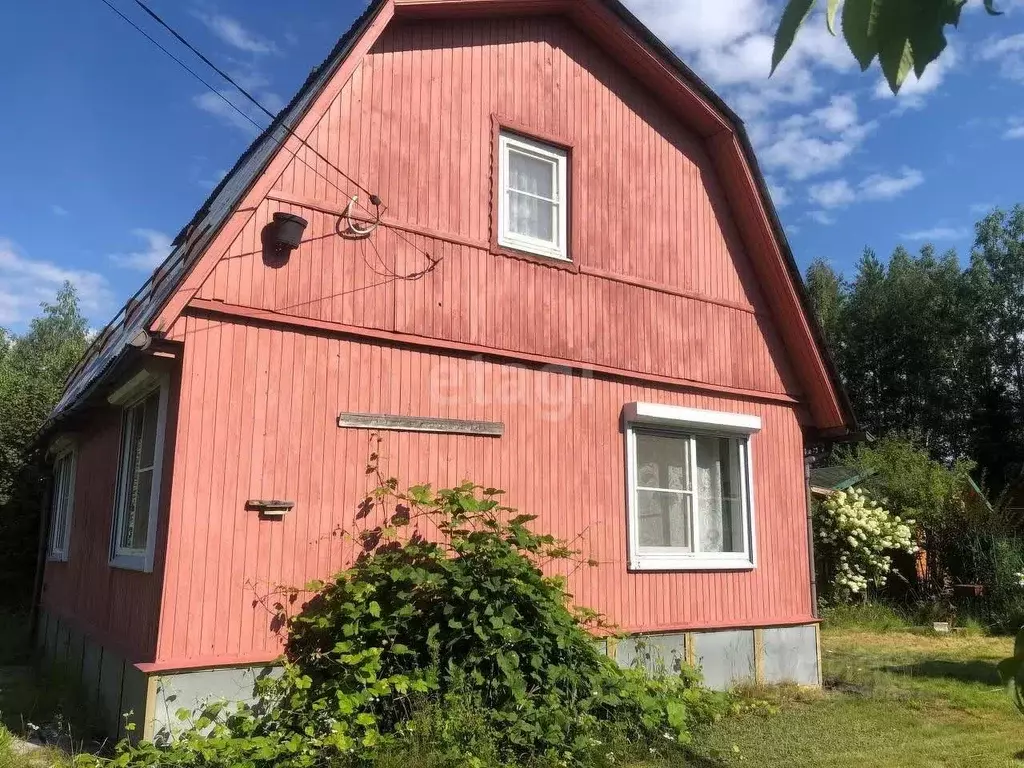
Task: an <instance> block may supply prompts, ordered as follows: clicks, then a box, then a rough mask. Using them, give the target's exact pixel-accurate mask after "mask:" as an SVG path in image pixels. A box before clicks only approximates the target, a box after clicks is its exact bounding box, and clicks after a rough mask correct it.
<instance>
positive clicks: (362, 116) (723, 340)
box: [199, 17, 798, 395]
mask: <svg viewBox="0 0 1024 768" xmlns="http://www.w3.org/2000/svg"><path fill="white" fill-rule="evenodd" d="M494 115H498V116H500V117H501V118H502V119H503V120H507V121H510V122H512V123H513V124H516V125H518V126H523V127H526V128H528V129H529V130H531V131H532V132H534V133H536V134H538V135H542V136H552V137H555V138H558V139H560V140H561V141H562V142H564V143H566V144H568V145H570V146H571V147H572V161H571V163H572V169H571V174H572V185H571V186H572V211H571V221H570V226H571V241H572V242H571V251H572V260H573V262H574V264H575V265H576V266H577V267H579V268H581V269H582V270H583V273H581V274H573V273H571V272H567V271H565V270H562V269H558V268H556V267H545V266H542V265H538V264H537V263H535V262H533V261H526V260H519V259H513V258H507V257H503V256H499V255H493V254H491V253H490V251H489V249H488V243H489V242H490V239H491V231H490V227H491V219H492V207H493V206H492V164H493V149H494V127H493V122H492V116H494ZM309 143H310V144H311V145H312V146H314V147H315V148H316V149H317V151H319V152H320V153H322V154H323V155H324V156H325V157H327V158H328V159H329V160H330V162H331V163H332V164H334V165H336V166H338V167H340V168H341V169H344V170H345V171H346V172H347V173H348V174H349V175H351V176H353V177H355V178H357V179H359V180H361V181H362V182H363V183H365V184H366V185H368V186H369V187H370V188H371V189H373V190H374V191H377V192H379V194H380V195H381V197H382V198H383V199H384V201H385V202H386V205H387V211H386V213H385V218H386V219H387V220H388V221H390V222H395V223H397V224H400V225H402V226H403V227H406V228H408V229H411V230H414V231H415V232H416V233H410V232H409V231H395V230H393V229H383V228H382V229H380V230H378V232H376V233H375V234H374V235H373V236H372V237H371V238H370V239H368V240H364V241H359V240H355V241H354V240H349V239H344V238H342V237H340V236H339V235H338V229H339V217H338V216H336V215H332V214H330V213H325V212H317V211H315V210H313V208H311V207H304V206H297V205H289V204H285V203H282V202H280V201H275V200H265V201H264V202H263V203H262V205H260V206H259V207H258V208H257V209H256V210H255V211H254V212H253V213H252V216H251V219H250V221H249V224H248V225H247V227H246V228H245V229H244V231H243V232H242V234H241V235H240V236H239V237H238V238H237V239H236V241H235V242H234V243H233V244H232V245H231V247H230V249H229V251H228V252H227V253H226V254H225V256H224V257H223V258H222V259H221V261H220V263H219V264H218V265H217V267H216V268H215V270H214V272H213V273H212V274H211V276H210V277H209V279H208V280H207V281H206V283H205V285H204V286H203V287H202V289H201V291H200V294H199V297H200V298H202V299H211V300H218V301H223V302H226V303H228V304H238V305H244V306H248V307H256V308H260V309H264V310H272V311H275V312H281V313H285V314H291V315H299V316H303V317H311V318H315V319H318V320H325V321H334V322H342V323H348V324H353V325H360V326H366V327H370V328H377V329H382V330H387V331H397V332H400V333H410V334H416V335H419V336H425V337H430V338H438V339H445V340H452V341H457V342H465V343H472V344H477V345H480V346H482V347H486V348H490V349H501V350H509V351H517V352H530V353H534V354H539V355H546V356H548V357H553V358H559V359H564V360H567V361H573V362H581V363H582V362H589V363H594V364H597V365H603V366H610V367H615V368H620V369H625V370H630V371H638V372H647V373H652V374H656V375H659V376H668V377H675V378H683V379H688V380H694V381H702V382H707V383H710V384H716V385H723V386H730V387H735V388H741V389H747V390H755V391H762V392H771V393H789V394H794V395H795V394H798V393H797V391H796V390H797V385H796V383H795V380H794V377H793V375H792V373H791V371H790V365H789V363H788V361H787V359H786V353H785V351H784V349H783V348H782V345H781V343H780V342H779V338H778V336H777V334H776V331H775V329H774V328H773V325H772V323H771V321H770V318H769V317H768V310H767V308H766V304H765V302H764V300H763V297H762V296H761V294H760V292H759V288H758V286H757V284H756V280H755V278H754V274H753V270H752V268H751V264H750V262H749V259H748V255H747V254H746V253H745V252H744V250H743V247H742V245H741V243H740V240H739V237H738V235H737V234H736V231H735V227H734V225H733V223H732V221H731V218H730V213H729V211H728V210H727V206H726V204H725V201H724V198H723V195H722V192H721V190H720V186H719V183H718V181H717V179H716V176H715V172H714V170H713V167H712V164H711V162H710V160H709V158H708V155H707V153H706V151H705V148H704V145H703V143H702V141H701V140H700V139H699V137H697V136H696V135H694V134H692V133H691V132H690V131H689V130H688V129H687V128H686V127H685V126H683V125H681V124H680V123H679V121H678V120H677V119H675V118H674V117H672V116H670V115H669V114H668V113H667V112H666V111H665V110H664V109H663V108H662V107H661V106H660V105H659V104H658V102H657V100H656V99H655V98H654V97H653V96H651V95H649V94H648V93H647V92H646V91H645V90H644V89H643V86H642V85H641V84H640V83H638V82H637V81H636V80H634V79H633V78H631V77H630V76H629V75H627V74H625V73H624V72H623V71H622V70H621V69H620V68H619V67H617V65H616V64H615V62H614V61H612V60H611V59H610V58H609V57H608V56H607V55H605V54H604V53H603V52H601V51H600V50H599V49H598V48H597V47H596V46H595V45H594V44H593V43H591V42H590V41H589V40H588V39H587V38H586V37H585V36H583V35H582V34H581V33H580V32H578V31H577V30H576V29H575V28H574V27H572V26H571V24H570V23H569V22H568V21H565V20H563V19H558V18H543V17H538V18H530V19H519V20H516V19H509V18H503V19H493V20H478V21H462V22H458V23H451V22H447V23H444V24H440V23H438V24H433V23H423V22H421V23H417V24H415V25H412V24H408V25H402V24H396V25H394V26H392V27H391V28H389V29H388V30H387V31H386V32H385V33H384V36H383V37H382V38H381V40H380V41H378V43H377V44H376V45H375V47H374V48H373V49H372V51H371V53H370V54H369V55H368V56H367V57H366V58H365V59H364V60H363V62H362V64H361V65H360V66H359V67H358V68H357V69H356V70H355V73H354V75H353V76H352V78H351V80H350V81H349V83H348V84H347V85H346V86H345V87H343V88H342V89H341V90H340V92H339V94H338V96H337V97H336V98H335V99H334V101H333V103H331V104H330V105H329V108H328V109H327V110H326V113H325V114H324V115H323V117H322V119H320V120H319V123H318V124H317V126H316V128H315V129H314V130H313V132H312V134H311V135H310V137H309ZM314 169H315V170H314ZM275 189H276V193H279V195H280V196H281V197H283V198H289V197H290V198H292V199H293V200H294V199H295V198H301V199H303V200H305V201H307V202H311V203H312V204H314V205H315V204H320V205H321V207H326V208H333V209H336V210H340V209H342V208H344V206H345V204H346V202H347V198H348V196H349V195H351V194H353V193H354V192H355V189H354V188H353V186H352V185H351V184H350V183H349V182H348V181H346V180H345V179H344V178H343V177H342V176H341V175H339V174H338V172H337V171H336V170H334V169H332V168H330V167H329V166H328V165H327V163H325V162H323V161H322V160H320V159H318V158H317V157H316V156H315V155H314V154H313V153H312V152H310V151H309V150H306V149H303V150H300V151H299V154H298V157H297V159H295V160H293V161H292V162H291V163H290V165H289V167H288V168H287V169H286V170H285V172H284V173H283V174H282V175H281V177H280V178H279V179H278V180H277V182H276V188H275ZM272 194H273V193H272ZM363 203H364V204H365V203H366V201H365V195H363ZM278 210H285V211H290V212H294V213H299V214H300V215H303V216H305V217H307V218H308V219H309V220H310V227H309V228H308V229H307V231H306V236H305V239H306V241H305V242H304V243H303V245H302V246H301V247H300V248H299V249H298V250H297V251H295V252H294V253H293V254H292V257H291V259H290V260H289V262H288V263H287V264H286V265H285V266H282V267H279V268H269V267H267V266H265V265H264V263H263V260H262V258H261V248H260V230H261V229H262V227H263V226H264V224H266V223H267V222H268V221H269V220H270V218H271V217H272V215H273V213H274V212H275V211H278ZM357 210H358V209H357ZM425 254H429V255H430V257H431V258H434V259H440V261H439V262H438V263H437V265H436V266H435V267H433V268H432V269H431V268H430V261H429V259H428V258H427V256H426V255H425ZM424 270H426V273H425V274H419V273H422V272H424ZM410 275H411V276H412V277H407V276H410Z"/></svg>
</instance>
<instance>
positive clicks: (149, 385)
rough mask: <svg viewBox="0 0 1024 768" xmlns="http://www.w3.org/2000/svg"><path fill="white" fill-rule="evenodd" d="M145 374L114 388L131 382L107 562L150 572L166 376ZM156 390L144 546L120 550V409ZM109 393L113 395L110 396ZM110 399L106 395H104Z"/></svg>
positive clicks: (156, 520) (164, 432)
mask: <svg viewBox="0 0 1024 768" xmlns="http://www.w3.org/2000/svg"><path fill="white" fill-rule="evenodd" d="M144 373H145V374H146V376H147V379H146V380H140V376H141V374H140V376H136V377H134V378H133V379H131V380H130V381H129V382H128V384H126V385H125V386H124V387H122V388H121V389H120V390H118V392H121V391H122V390H125V389H126V388H127V387H128V385H130V384H133V383H134V384H135V386H133V387H132V389H131V394H130V395H129V396H127V397H125V398H124V399H123V400H122V401H121V403H120V404H121V405H122V408H121V433H120V440H119V441H118V445H119V448H118V451H119V453H118V461H117V488H116V494H115V496H114V515H113V527H112V529H111V532H110V560H109V565H110V566H111V567H112V568H122V569H124V570H130V571H143V572H145V573H152V572H153V566H154V561H155V559H156V558H155V555H156V535H157V526H158V524H159V520H160V497H161V490H162V487H163V467H164V445H165V443H166V437H167V400H168V391H169V389H170V387H169V379H168V377H167V375H166V374H153V373H149V372H144ZM156 390H159V392H160V399H159V401H158V406H157V422H156V446H155V448H154V452H153V484H152V489H151V491H150V504H149V530H148V533H147V536H146V549H145V551H143V550H122V549H120V546H119V541H120V538H121V521H122V515H123V511H124V510H123V507H122V499H123V497H124V494H123V493H122V491H123V487H124V482H125V478H124V472H125V462H124V458H125V457H124V456H123V455H122V453H121V452H123V450H124V429H125V420H124V411H125V410H127V409H128V408H130V407H131V406H133V405H135V404H137V403H139V402H141V401H142V400H144V399H145V398H146V397H148V396H149V395H151V394H153V392H154V391H156ZM111 397H113V396H111ZM108 399H110V398H108Z"/></svg>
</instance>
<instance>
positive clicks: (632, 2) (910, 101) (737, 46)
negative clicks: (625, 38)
mask: <svg viewBox="0 0 1024 768" xmlns="http://www.w3.org/2000/svg"><path fill="white" fill-rule="evenodd" d="M626 3H627V4H628V5H629V6H630V7H631V8H632V10H633V11H634V13H636V14H637V16H638V17H639V18H640V19H641V20H642V21H644V22H645V23H646V24H647V25H648V26H649V27H650V28H651V29H652V30H654V31H655V33H656V34H658V36H659V37H661V39H662V40H664V41H665V42H666V43H667V44H669V45H670V46H671V47H672V48H673V49H674V50H675V51H676V52H677V53H678V54H679V55H680V56H681V57H682V58H683V59H684V60H685V61H686V62H687V64H689V65H690V66H691V67H692V68H693V69H694V70H695V71H696V72H697V73H698V74H699V75H700V76H701V77H703V78H704V79H706V80H707V81H708V82H709V84H710V85H712V86H713V87H714V88H715V89H716V90H717V91H718V92H719V93H720V94H721V95H722V96H723V97H724V98H725V99H726V101H727V102H728V103H729V104H730V105H731V106H732V107H733V108H734V109H735V110H736V111H737V112H738V113H739V115H740V116H741V117H742V118H743V119H744V122H745V123H746V125H747V128H748V131H749V133H750V138H751V141H752V142H753V144H754V147H755V148H756V150H757V153H758V158H759V160H760V161H761V164H762V166H763V167H764V168H765V170H767V171H769V172H770V173H771V174H772V176H773V177H775V179H776V182H777V183H776V186H777V187H781V186H782V185H785V187H784V188H785V189H786V192H788V193H789V196H790V197H794V198H795V197H803V196H804V194H805V192H806V190H805V189H803V188H802V187H803V184H802V182H805V181H807V180H809V179H814V178H816V177H819V176H822V175H824V174H830V173H836V172H838V171H840V170H841V169H842V168H843V167H844V166H845V165H847V164H848V163H849V162H850V161H851V159H852V158H853V157H855V156H856V154H857V152H858V151H859V150H860V149H861V147H862V146H863V145H864V144H865V142H866V141H867V140H868V138H869V137H870V136H871V134H872V133H873V132H874V131H875V130H876V129H878V127H879V124H878V122H877V121H875V120H872V119H869V118H868V117H865V116H864V115H863V112H862V110H860V109H859V108H858V103H857V98H856V97H855V95H854V93H853V89H854V88H857V89H859V88H860V87H862V85H861V84H862V82H863V80H862V79H861V75H860V72H859V66H858V64H857V62H856V59H855V58H854V57H853V54H852V53H851V52H850V50H849V48H848V47H847V45H846V42H845V40H844V39H843V38H842V36H841V35H840V36H833V35H831V34H830V33H829V32H828V30H827V28H826V26H825V20H824V11H823V7H824V4H823V3H818V4H817V9H816V10H815V11H814V12H813V15H812V17H811V18H810V19H808V20H807V22H806V23H805V24H804V25H803V27H802V28H801V29H800V32H799V34H798V35H797V37H796V40H795V42H794V44H793V47H792V48H791V49H790V51H789V53H788V54H787V56H786V58H785V59H784V60H783V61H782V63H781V65H780V66H779V68H778V70H777V71H776V72H775V73H774V74H773V75H771V76H770V77H769V74H770V71H771V53H772V48H773V38H774V34H775V27H776V24H777V22H778V19H779V15H780V13H781V10H782V7H783V6H784V5H785V3H784V2H783V1H782V0H626ZM956 56H957V54H956V52H954V51H952V50H947V51H946V53H945V54H944V56H943V58H941V59H939V60H938V61H937V62H935V63H933V64H932V66H931V67H929V68H928V69H927V70H926V72H925V74H924V76H923V77H922V78H921V79H920V81H918V80H916V79H914V78H911V80H910V81H909V82H908V83H906V84H905V86H904V89H903V96H902V97H901V98H900V99H899V100H898V101H897V102H894V104H895V107H896V109H895V111H896V112H902V111H904V110H906V109H908V108H910V107H919V106H921V105H922V104H923V103H924V100H925V98H926V97H927V96H929V95H931V94H934V93H935V92H937V91H938V90H939V88H940V87H941V86H942V85H943V83H944V82H945V80H946V79H947V75H948V74H949V72H950V71H951V68H952V67H953V66H954V65H955V63H954V59H955V58H956ZM876 71H877V70H876ZM855 80H856V82H855V84H854V81H855ZM848 84H849V85H848ZM844 86H845V87H844ZM847 90H849V91H850V92H846V91H847ZM869 93H870V90H869ZM855 189H856V188H855ZM832 191H833V192H834V191H835V190H832ZM778 200H779V201H784V200H785V198H778ZM784 204H785V203H784V202H780V205H784Z"/></svg>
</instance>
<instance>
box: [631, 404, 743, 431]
mask: <svg viewBox="0 0 1024 768" xmlns="http://www.w3.org/2000/svg"><path fill="white" fill-rule="evenodd" d="M624 413H625V417H626V422H627V423H632V424H655V425H657V424H662V425H664V426H667V427H672V428H678V429H696V430H699V431H702V432H705V431H710V432H715V433H720V434H729V435H750V434H753V433H754V432H760V431H761V417H760V416H752V415H749V414H745V413H729V412H727V411H705V410H702V409H699V408H687V407H686V406H682V405H661V404H659V403H627V404H626V407H625V409H624Z"/></svg>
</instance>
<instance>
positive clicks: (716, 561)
mask: <svg viewBox="0 0 1024 768" xmlns="http://www.w3.org/2000/svg"><path fill="white" fill-rule="evenodd" d="M623 413H624V417H625V436H626V441H625V443H626V446H625V448H626V451H625V452H626V509H627V513H626V525H627V528H628V530H627V542H628V544H627V546H628V548H629V552H628V553H627V554H628V563H629V569H630V570H632V571H691V570H692V571H750V570H753V569H754V568H756V567H757V531H756V528H755V525H756V523H755V519H756V516H755V511H754V487H753V478H754V469H753V460H752V458H751V457H752V454H753V444H754V435H755V433H756V432H758V431H759V430H760V429H761V419H760V418H759V417H757V416H751V415H746V414H739V413H728V412H724V411H706V410H701V409H697V408H687V407H683V406H674V405H660V404H657V403H627V404H626V406H625V408H624V409H623ZM638 427H639V428H640V429H641V430H642V429H643V428H645V427H654V428H655V429H657V428H663V429H665V430H666V431H669V432H678V433H679V434H680V436H683V435H696V434H704V435H720V436H721V437H732V438H744V437H745V438H746V445H745V448H744V450H743V451H742V453H741V466H740V483H741V487H742V490H743V496H744V502H745V503H744V516H743V530H744V541H745V546H746V547H747V551H746V552H735V553H730V552H713V553H711V552H709V553H707V554H702V553H700V552H686V551H682V550H681V551H678V552H671V551H669V552H666V551H659V552H650V551H642V548H641V547H640V542H639V525H638V514H639V510H638V508H637V476H636V471H637V468H636V456H637V454H636V429H637V428H638ZM691 460H692V461H695V460H696V459H695V457H691ZM693 515H694V518H695V519H696V515H697V512H696V508H694V511H693ZM692 535H693V537H694V543H696V542H697V541H698V537H699V530H698V529H697V526H696V525H694V530H693V531H692ZM648 549H651V548H648ZM658 549H662V550H664V549H668V548H658Z"/></svg>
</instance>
